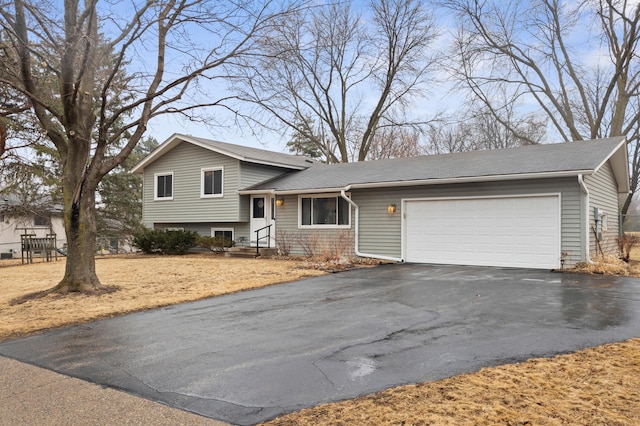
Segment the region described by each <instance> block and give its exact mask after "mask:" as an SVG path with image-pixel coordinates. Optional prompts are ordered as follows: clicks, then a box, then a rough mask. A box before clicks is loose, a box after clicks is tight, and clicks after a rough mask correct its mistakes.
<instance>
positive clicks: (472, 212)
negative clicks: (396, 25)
mask: <svg viewBox="0 0 640 426" xmlns="http://www.w3.org/2000/svg"><path fill="white" fill-rule="evenodd" d="M133 171H134V172H135V173H142V174H143V175H144V195H143V222H144V224H145V225H146V226H148V227H152V228H159V229H177V228H178V229H185V230H194V231H197V232H198V233H200V234H203V235H212V236H226V237H229V238H231V239H233V240H235V241H236V242H237V244H245V245H250V246H255V245H256V244H264V245H267V244H268V245H270V246H272V247H273V246H274V245H277V244H278V243H281V242H282V241H284V240H283V239H280V242H276V238H275V235H276V234H278V235H280V236H283V235H284V236H286V238H288V243H287V244H291V245H292V247H291V250H292V253H294V254H295V253H302V251H303V249H304V247H301V246H300V244H296V243H295V242H296V241H311V240H313V241H318V240H322V241H325V242H326V241H331V240H333V239H337V238H339V239H342V240H344V239H345V236H347V237H348V241H349V244H350V246H349V248H348V252H350V253H351V254H353V255H356V256H363V257H372V258H379V259H385V260H392V261H406V262H420V263H442V264H462V265H486V266H503V267H526V268H545V269H554V268H560V267H563V266H571V265H574V264H576V263H578V262H587V261H589V260H590V259H591V258H592V257H594V256H596V255H599V254H602V253H611V252H615V251H616V250H617V238H618V233H619V227H620V224H619V211H620V206H621V202H622V200H623V199H624V197H626V195H627V194H628V193H629V170H628V158H627V150H626V141H625V139H624V138H623V137H618V138H609V139H600V140H591V141H581V142H573V143H562V144H549V145H537V146H525V147H520V148H511V149H502V150H494V151H475V152H465V153H457V154H445V155H432V156H420V157H412V158H398V159H389V160H379V161H366V162H359V163H348V164H322V163H316V162H313V161H311V160H310V159H308V158H305V157H300V156H294V155H288V154H281V153H276V152H271V151H266V150H260V149H255V148H248V147H243V146H239V145H233V144H228V143H223V142H218V141H212V140H208V139H202V138H196V137H193V136H186V135H179V134H176V135H173V136H171V137H170V138H169V139H168V140H166V141H165V142H164V143H162V144H161V145H160V146H159V147H158V148H157V149H156V150H155V151H153V152H152V153H151V154H150V155H149V156H147V157H146V158H145V159H144V160H142V161H141V162H140V163H139V164H138V165H137V166H136V167H135V168H134V170H133ZM267 230H269V231H270V235H271V237H270V239H271V240H270V241H267V238H266V237H265V235H266V232H267Z"/></svg>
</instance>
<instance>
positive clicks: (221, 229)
mask: <svg viewBox="0 0 640 426" xmlns="http://www.w3.org/2000/svg"><path fill="white" fill-rule="evenodd" d="M216 231H219V232H229V231H231V241H235V240H236V231H235V228H211V236H212V237H215V236H216Z"/></svg>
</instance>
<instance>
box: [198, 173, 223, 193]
mask: <svg viewBox="0 0 640 426" xmlns="http://www.w3.org/2000/svg"><path fill="white" fill-rule="evenodd" d="M222 175H223V169H222V167H213V168H209V169H202V183H201V188H202V189H201V192H200V195H201V196H202V197H222V195H223V194H222V179H223V176H222Z"/></svg>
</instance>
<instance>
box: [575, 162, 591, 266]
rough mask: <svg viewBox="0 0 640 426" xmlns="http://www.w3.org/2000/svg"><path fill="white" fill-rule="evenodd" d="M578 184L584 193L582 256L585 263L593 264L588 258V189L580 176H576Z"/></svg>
mask: <svg viewBox="0 0 640 426" xmlns="http://www.w3.org/2000/svg"><path fill="white" fill-rule="evenodd" d="M578 183H579V184H580V188H582V192H583V193H584V214H585V215H586V217H585V222H586V223H585V234H584V256H585V262H586V263H593V262H592V261H591V259H590V257H589V249H590V247H589V189H588V188H587V185H586V184H585V183H584V178H583V176H582V174H579V175H578Z"/></svg>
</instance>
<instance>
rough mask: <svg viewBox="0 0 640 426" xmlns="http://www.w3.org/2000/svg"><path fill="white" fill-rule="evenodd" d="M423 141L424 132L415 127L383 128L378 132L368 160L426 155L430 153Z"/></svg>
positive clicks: (368, 154)
mask: <svg viewBox="0 0 640 426" xmlns="http://www.w3.org/2000/svg"><path fill="white" fill-rule="evenodd" d="M421 139H422V132H421V130H420V129H418V128H415V127H396V126H389V127H383V128H381V129H379V130H378V131H377V132H376V135H375V137H374V139H373V141H372V143H371V147H370V148H369V152H368V153H367V160H380V159H384V158H404V157H415V156H418V155H425V154H427V152H428V151H427V147H426V146H425V145H423V144H422V143H421V142H420V141H421Z"/></svg>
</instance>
